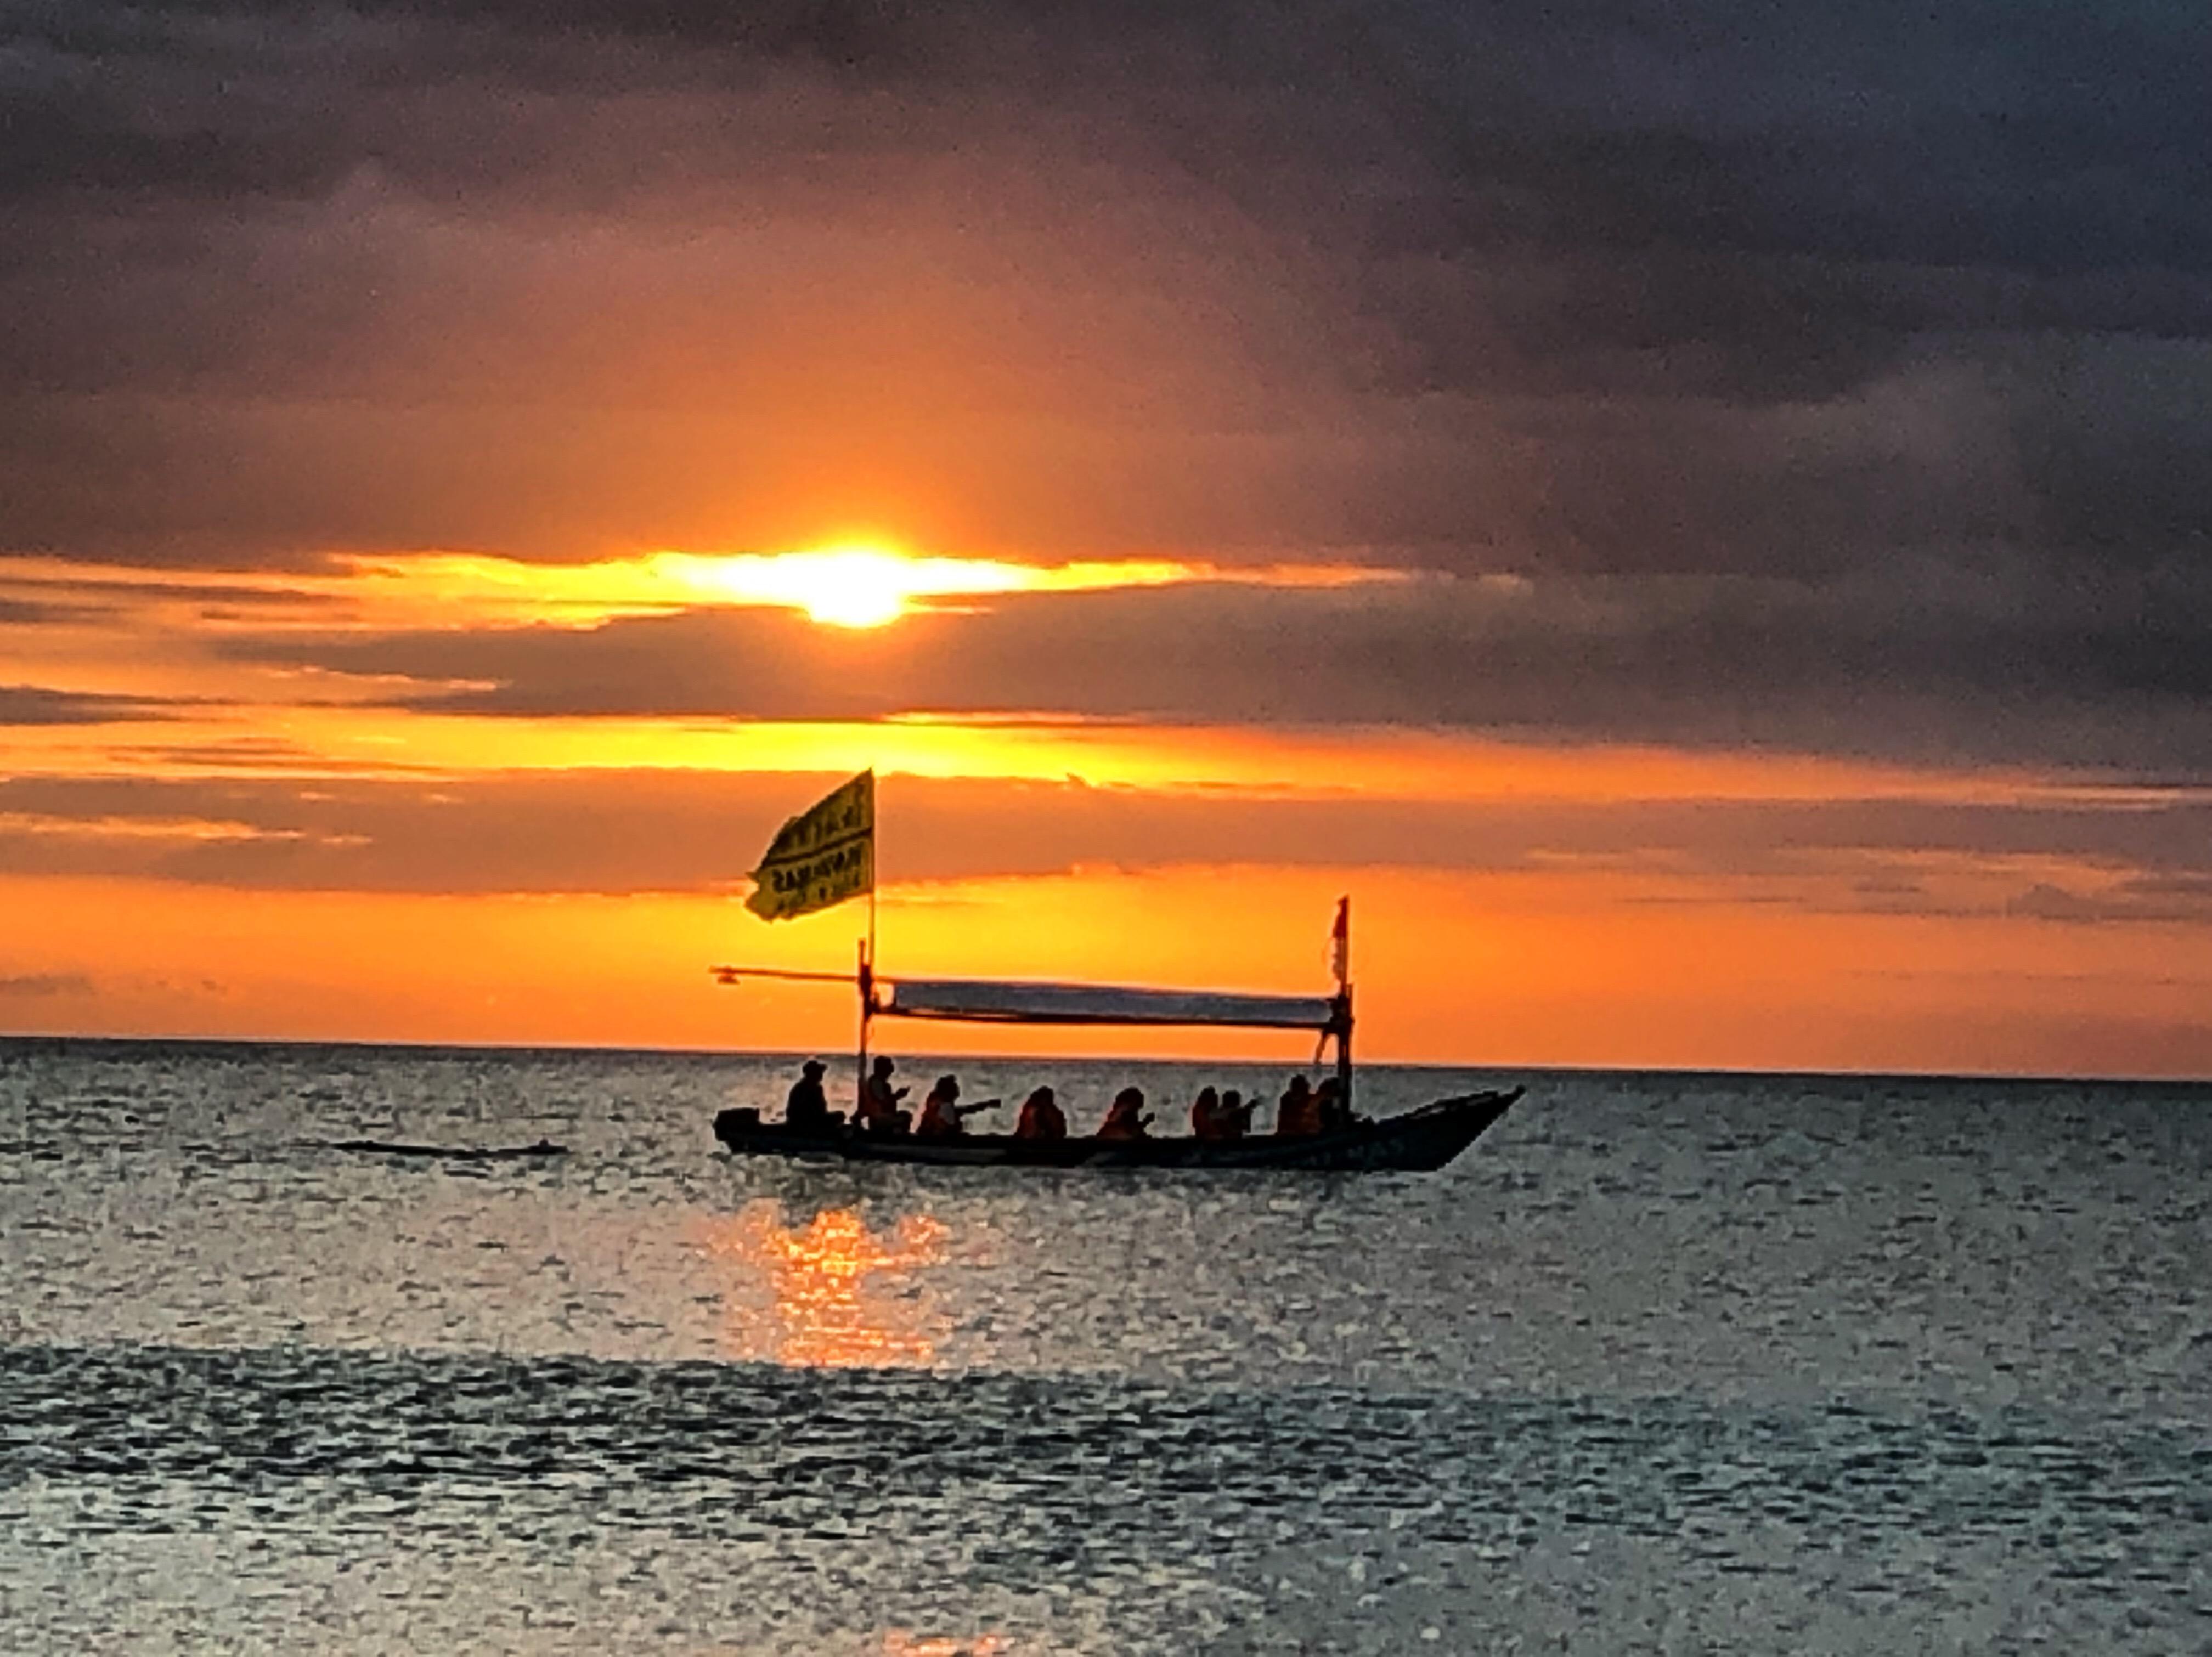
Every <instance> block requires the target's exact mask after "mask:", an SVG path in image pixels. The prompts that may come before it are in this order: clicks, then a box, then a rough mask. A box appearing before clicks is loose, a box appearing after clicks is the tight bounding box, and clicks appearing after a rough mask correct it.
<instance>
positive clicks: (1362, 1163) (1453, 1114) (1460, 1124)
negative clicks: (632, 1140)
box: [714, 1088, 1521, 1174]
mask: <svg viewBox="0 0 2212 1657" xmlns="http://www.w3.org/2000/svg"><path fill="white" fill-rule="evenodd" d="M1520 1096H1521V1089H1519V1088H1515V1089H1512V1090H1511V1091H1510V1092H1505V1093H1470V1094H1465V1095H1462V1096H1459V1097H1456V1098H1451V1099H1439V1100H1437V1102H1435V1103H1434V1104H1431V1105H1424V1106H1422V1107H1421V1108H1419V1110H1413V1111H1408V1112H1407V1113H1406V1114H1404V1115H1402V1116H1391V1117H1386V1118H1384V1119H1383V1120H1381V1121H1374V1122H1359V1123H1356V1124H1354V1125H1353V1126H1351V1127H1349V1128H1346V1129H1344V1130H1342V1131H1341V1132H1336V1133H1323V1134H1316V1135H1313V1136H1310V1137H1309V1138H1278V1137H1276V1136H1275V1135H1273V1134H1271V1133H1269V1134H1255V1135H1253V1136H1250V1137H1248V1138H1243V1139H1193V1138H1146V1139H1097V1138H1070V1139H1017V1138H1014V1137H1013V1136H1012V1134H1006V1133H969V1134H963V1135H962V1136H961V1137H960V1138H957V1139H921V1138H915V1136H914V1135H912V1134H908V1133H902V1134H896V1135H894V1134H877V1133H861V1132H854V1130H852V1129H850V1128H844V1129H840V1130H838V1131H836V1132H832V1133H799V1132H793V1131H792V1130H791V1129H789V1128H787V1127H785V1126H783V1125H782V1124H781V1123H779V1122H763V1121H762V1120H760V1113H759V1112H758V1111H755V1110H744V1109H730V1110H726V1111H724V1112H722V1113H721V1114H720V1115H719V1116H717V1117H715V1119H714V1137H715V1138H718V1139H720V1141H721V1142H722V1143H723V1144H725V1145H726V1146H728V1147H729V1148H730V1150H733V1151H735V1152H737V1153H738V1155H739V1156H799V1157H805V1158H810V1159H812V1160H815V1161H829V1162H920V1163H926V1164H929V1165H931V1166H934V1167H940V1168H1002V1167H1003V1168H1222V1169H1228V1168H1237V1169H1243V1170H1247V1171H1252V1170H1261V1169H1272V1168H1279V1169H1285V1170H1299V1171H1305V1172H1324V1173H1326V1172H1336V1173H1346V1174H1350V1173H1359V1174H1368V1173H1381V1172H1387V1171H1390V1170H1394V1169H1395V1170H1397V1171H1400V1172H1405V1173H1426V1172H1428V1171H1429V1170H1430V1169H1431V1168H1442V1167H1443V1165H1444V1164H1445V1163H1446V1162H1449V1161H1451V1159H1452V1158H1453V1157H1455V1156H1458V1155H1459V1154H1460V1152H1461V1151H1462V1150H1466V1149H1467V1148H1468V1146H1469V1145H1471V1144H1474V1141H1475V1139H1476V1138H1477V1137H1478V1136H1479V1135H1480V1133H1481V1132H1482V1131H1483V1130H1484V1129H1485V1128H1486V1127H1488V1126H1490V1125H1491V1124H1492V1122H1494V1121H1496V1120H1498V1118H1499V1117H1501V1116H1503V1115H1504V1114H1505V1112H1506V1109H1507V1108H1508V1107H1509V1106H1510V1105H1511V1104H1512V1103H1513V1102H1514V1101H1515V1100H1516V1099H1518V1098H1519V1097H1520Z"/></svg>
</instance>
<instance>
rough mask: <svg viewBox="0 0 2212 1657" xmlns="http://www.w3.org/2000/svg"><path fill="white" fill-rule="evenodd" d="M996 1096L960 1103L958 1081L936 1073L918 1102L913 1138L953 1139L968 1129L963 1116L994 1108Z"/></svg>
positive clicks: (997, 1104) (996, 1106)
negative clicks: (917, 1114)
mask: <svg viewBox="0 0 2212 1657" xmlns="http://www.w3.org/2000/svg"><path fill="white" fill-rule="evenodd" d="M997 1108H999V1102H998V1101H997V1100H996V1099H979V1100H978V1101H976V1102H975V1103H974V1104H972V1105H963V1104H962V1103H961V1102H960V1083H958V1082H957V1080H955V1079H954V1078H953V1077H950V1076H940V1077H938V1078H937V1085H936V1086H935V1087H933V1088H932V1089H930V1090H929V1097H928V1098H927V1099H925V1100H924V1101H923V1102H922V1106H921V1121H920V1122H919V1123H917V1124H916V1125H915V1135H916V1137H918V1138H924V1139H957V1138H959V1137H960V1136H961V1135H962V1134H963V1133H965V1132H967V1131H968V1130H967V1128H966V1127H965V1126H963V1124H962V1121H961V1119H962V1118H963V1117H967V1116H973V1115H974V1114H975V1113H976V1112H977V1111H979V1110H996V1109H997Z"/></svg>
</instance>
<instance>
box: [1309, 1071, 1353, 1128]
mask: <svg viewBox="0 0 2212 1657" xmlns="http://www.w3.org/2000/svg"><path fill="white" fill-rule="evenodd" d="M1313 1113H1314V1132H1316V1133H1341V1132H1344V1130H1345V1129H1346V1128H1348V1127H1350V1126H1352V1101H1351V1100H1349V1099H1347V1098H1346V1097H1345V1094H1344V1083H1341V1082H1340V1081H1338V1080H1337V1078H1336V1077H1334V1076H1327V1077H1322V1084H1321V1085H1320V1086H1319V1087H1317V1088H1316V1089H1314V1096H1313Z"/></svg>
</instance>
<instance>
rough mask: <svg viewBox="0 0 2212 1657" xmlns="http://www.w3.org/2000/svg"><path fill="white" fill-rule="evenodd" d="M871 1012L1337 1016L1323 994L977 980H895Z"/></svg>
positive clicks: (1206, 1018)
mask: <svg viewBox="0 0 2212 1657" xmlns="http://www.w3.org/2000/svg"><path fill="white" fill-rule="evenodd" d="M875 1010H876V1011H878V1012H879V1013H883V1014H885V1015H888V1016H890V1017H897V1018H942V1019H957V1020H961V1021H963V1022H967V1023H998V1024H1228V1025H1238V1026H1243V1027H1245V1028H1248V1029H1291V1030H1324V1029H1329V1028H1331V1027H1332V1026H1333V1025H1334V1023H1335V1019H1336V1003H1335V1002H1334V1000H1333V999H1332V998H1329V997H1328V996H1325V995H1241V994H1233V993H1224V992H1219V991H1215V990H1147V989H1136V988H1133V987H1129V986H1124V985H1119V984H1043V983H1035V982H1029V981H1024V980H991V979H981V978H902V979H898V980H895V981H894V982H893V983H892V985H891V989H890V994H889V995H887V996H885V997H884V998H883V999H882V1000H881V1001H879V1002H878V1004H877V1005H876V1009H875Z"/></svg>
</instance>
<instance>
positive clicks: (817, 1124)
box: [783, 1059, 838, 1133]
mask: <svg viewBox="0 0 2212 1657" xmlns="http://www.w3.org/2000/svg"><path fill="white" fill-rule="evenodd" d="M825 1068H826V1067H825V1066H824V1065H823V1063H822V1061H821V1060H820V1059H808V1060H807V1061H806V1062H805V1064H803V1065H800V1066H799V1079H798V1080H797V1081H796V1082H793V1083H792V1084H791V1093H790V1096H789V1097H787V1098H786V1099H785V1100H784V1102H783V1125H784V1126H786V1127H787V1128H790V1129H792V1130H793V1131H794V1132H799V1133H827V1132H829V1131H830V1130H831V1129H832V1128H834V1127H836V1126H838V1121H837V1119H836V1117H835V1116H834V1115H832V1114H830V1110H829V1097H828V1096H827V1095H825V1094H824V1093H823V1091H822V1076H823V1071H824V1069H825Z"/></svg>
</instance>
